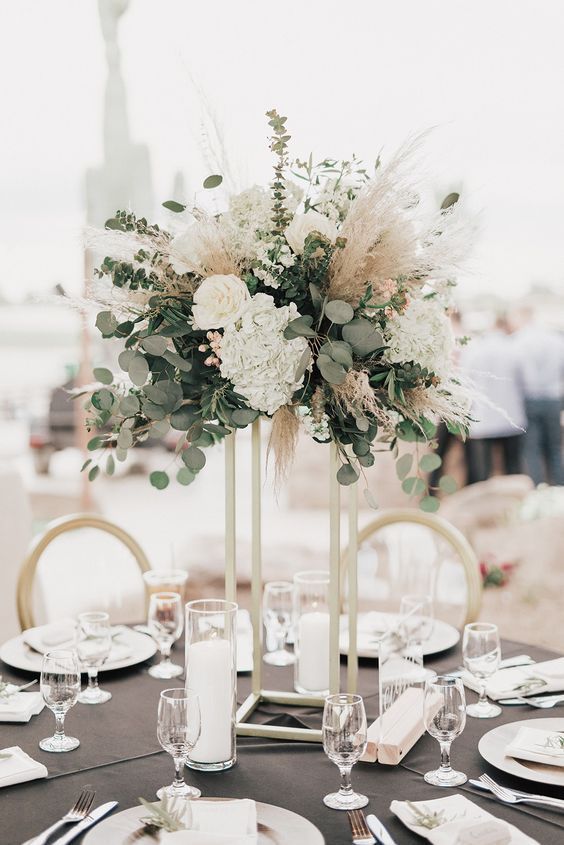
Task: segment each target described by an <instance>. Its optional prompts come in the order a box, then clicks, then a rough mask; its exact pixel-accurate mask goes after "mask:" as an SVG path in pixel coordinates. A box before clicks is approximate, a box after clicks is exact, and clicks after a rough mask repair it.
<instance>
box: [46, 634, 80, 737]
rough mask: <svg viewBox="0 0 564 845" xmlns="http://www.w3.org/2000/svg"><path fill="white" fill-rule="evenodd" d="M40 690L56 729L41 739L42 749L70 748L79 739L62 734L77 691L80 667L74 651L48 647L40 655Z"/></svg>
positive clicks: (76, 696)
mask: <svg viewBox="0 0 564 845" xmlns="http://www.w3.org/2000/svg"><path fill="white" fill-rule="evenodd" d="M40 685H41V694H42V695H43V700H44V701H45V704H46V705H47V707H48V708H49V710H52V711H53V713H54V715H55V724H56V729H55V733H54V734H53V736H50V737H48V738H47V739H42V740H41V742H40V743H39V747H40V748H41V749H42V751H72V750H73V749H74V748H78V746H79V745H80V742H79V740H78V739H76V737H74V736H66V735H65V716H66V714H67V713H68V711H69V710H70V708H71V707H74V705H75V704H76V702H77V700H78V694H79V692H80V669H79V668H78V656H77V654H76V652H75V651H70V650H66V649H65V650H63V649H61V650H60V651H49V652H47V653H46V654H45V655H44V657H43V666H42V669H41V681H40Z"/></svg>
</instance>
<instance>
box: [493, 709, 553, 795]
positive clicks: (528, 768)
mask: <svg viewBox="0 0 564 845" xmlns="http://www.w3.org/2000/svg"><path fill="white" fill-rule="evenodd" d="M519 728H539V729H542V730H547V731H564V719H562V718H560V719H523V721H521V722H509V724H506V725H499V727H497V728H494V729H493V730H491V731H488V733H487V734H484V736H483V737H482V738H481V740H480V742H479V743H478V751H479V752H480V754H481V755H482V757H483V758H484V760H486V762H488V763H491V764H492V766H495V767H496V769H500V771H502V772H507V774H508V775H515V776H516V777H518V778H524V779H525V780H532V781H535V783H548V784H551V785H553V786H564V768H558V766H546V765H544V763H531V762H529V761H528V760H516V759H515V758H514V757H507V756H506V754H505V749H506V748H507V746H508V745H509V743H510V742H511V741H512V740H513V739H514V738H515V736H516V735H517V731H518V730H519Z"/></svg>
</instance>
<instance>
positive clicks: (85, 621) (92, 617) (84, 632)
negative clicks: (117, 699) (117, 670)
mask: <svg viewBox="0 0 564 845" xmlns="http://www.w3.org/2000/svg"><path fill="white" fill-rule="evenodd" d="M111 649H112V632H111V628H110V616H109V614H108V613H104V612H103V611H92V612H90V613H80V614H79V615H78V636H77V642H76V650H77V652H78V658H79V660H80V662H81V664H82V666H85V667H86V669H87V671H88V686H87V687H86V689H85V690H83V691H82V692H81V693H80V694H79V696H78V700H79V701H80V703H81V704H104V702H106V701H109V700H110V698H111V697H112V694H111V692H108V690H103V689H100V687H99V686H98V670H99V668H100V667H101V666H102V665H103V664H104V663H105V661H106V660H107V659H108V657H109V655H110V651H111Z"/></svg>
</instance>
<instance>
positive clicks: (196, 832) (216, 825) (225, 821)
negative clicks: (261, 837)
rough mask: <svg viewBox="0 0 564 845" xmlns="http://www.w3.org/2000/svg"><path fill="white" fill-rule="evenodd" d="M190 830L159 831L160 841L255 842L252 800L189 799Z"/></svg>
mask: <svg viewBox="0 0 564 845" xmlns="http://www.w3.org/2000/svg"><path fill="white" fill-rule="evenodd" d="M190 809H191V810H192V824H191V829H190V830H179V831H177V832H176V833H162V834H161V838H160V842H161V845H256V843H257V808H256V804H255V802H254V801H251V800H250V799H248V798H244V799H243V800H240V801H205V800H197V801H190Z"/></svg>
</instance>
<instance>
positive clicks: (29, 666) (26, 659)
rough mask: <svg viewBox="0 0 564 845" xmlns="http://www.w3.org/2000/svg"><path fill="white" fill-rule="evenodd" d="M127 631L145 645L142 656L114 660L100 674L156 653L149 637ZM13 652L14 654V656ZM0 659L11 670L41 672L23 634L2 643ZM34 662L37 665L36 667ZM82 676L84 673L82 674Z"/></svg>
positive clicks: (153, 643) (143, 659)
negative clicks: (18, 650)
mask: <svg viewBox="0 0 564 845" xmlns="http://www.w3.org/2000/svg"><path fill="white" fill-rule="evenodd" d="M124 627H127V626H124ZM127 630H128V636H130V635H131V636H132V637H135V640H136V641H137V642H139V643H144V644H145V648H144V649H143V656H142V657H139V656H137V655H136V654H135V652H134V653H133V654H132V655H130V657H125V658H123V659H122V660H116V661H115V662H114V663H109V664H107V665H105V666H103V667H102V668H101V669H100V674H102V673H104V672H114V671H116V670H117V669H127V668H129V667H131V666H137V665H138V664H139V663H144V662H145V661H146V660H149V659H150V658H151V657H153V656H154V654H155V653H156V651H157V646H156V643H155V641H154V640H153V639H152V638H151V637H148V636H147V634H140V633H139V632H138V631H134V630H133V629H132V628H127ZM141 637H143V639H142V640H141V639H138V638H141ZM18 648H19V649H20V652H19V654H18V653H17V649H18ZM14 651H15V652H16V654H15V656H14ZM0 659H1V660H3V661H4V663H6V665H7V666H11V667H12V668H13V669H21V670H23V671H24V672H35V673H36V674H37V673H40V672H41V661H42V655H41V654H39V652H35V651H33V650H32V649H30V648H29V646H27V645H26V644H25V642H24V639H23V634H18V636H17V637H12V638H11V639H9V640H6V642H4V643H2V645H1V646H0ZM36 661H37V664H38V665H36ZM83 674H86V673H85V672H83Z"/></svg>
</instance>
